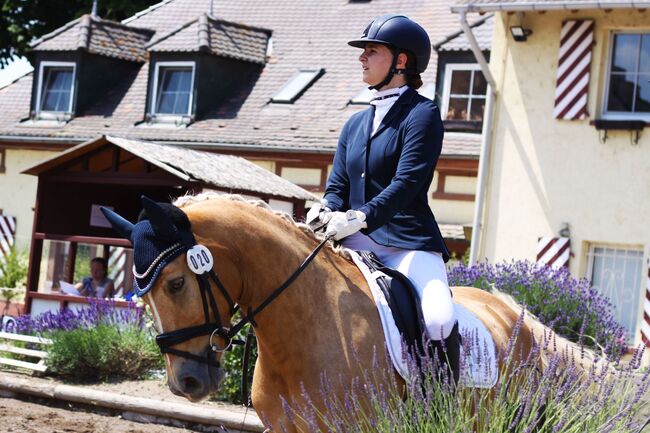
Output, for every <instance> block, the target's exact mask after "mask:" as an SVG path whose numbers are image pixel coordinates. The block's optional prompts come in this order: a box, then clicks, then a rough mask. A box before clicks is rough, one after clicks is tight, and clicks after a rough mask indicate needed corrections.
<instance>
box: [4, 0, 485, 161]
mask: <svg viewBox="0 0 650 433" xmlns="http://www.w3.org/2000/svg"><path fill="white" fill-rule="evenodd" d="M213 2H214V10H213V12H214V13H213V14H212V15H210V16H211V17H213V16H216V18H215V19H214V20H211V23H219V22H221V23H223V24H221V27H219V26H216V25H213V26H212V27H211V30H210V35H209V40H210V44H211V49H216V52H217V54H219V49H220V47H228V48H227V51H228V52H229V53H231V54H238V55H242V56H250V57H251V58H252V57H255V58H258V56H261V44H260V43H259V41H260V40H261V35H260V34H259V32H257V31H253V30H251V32H250V33H249V32H248V30H246V31H243V30H242V29H249V28H253V29H270V30H272V31H273V37H272V46H273V48H272V50H271V52H270V57H269V58H268V61H267V62H266V64H265V66H264V69H263V70H262V72H261V74H260V75H259V76H258V77H256V81H255V82H254V86H253V87H252V89H250V92H249V91H246V92H240V93H239V94H236V95H233V96H231V97H230V98H229V99H228V100H224V101H215V107H214V109H213V110H212V111H211V112H210V113H208V114H206V115H205V116H204V117H203V118H200V119H197V120H196V121H195V122H194V123H192V124H190V125H189V126H188V127H182V128H172V129H170V128H169V127H166V128H162V127H156V126H155V125H152V126H144V125H145V124H144V123H143V120H144V117H145V103H146V97H147V87H148V80H149V69H150V68H149V65H148V64H146V63H145V64H143V65H142V66H141V67H140V69H139V71H138V73H137V74H136V75H135V76H134V77H128V79H127V80H124V82H123V83H121V84H120V85H121V86H125V87H128V89H126V90H124V89H123V88H120V89H114V94H116V95H121V96H120V99H119V101H118V102H117V103H116V102H115V101H114V100H111V102H110V103H109V102H108V101H104V100H101V99H99V100H98V101H97V102H96V104H97V106H96V107H94V108H92V109H90V110H88V113H79V115H78V116H77V117H75V118H73V119H72V120H71V121H70V122H68V123H66V124H65V125H62V126H61V127H58V128H44V127H39V126H38V125H34V124H33V125H29V126H28V125H26V124H21V123H20V120H21V119H24V118H25V117H27V116H28V115H29V99H30V91H31V83H32V75H31V74H30V75H28V76H25V77H23V78H21V79H20V80H18V81H16V82H15V83H13V84H11V85H10V86H8V87H6V88H4V89H0V112H2V113H3V116H0V136H7V135H13V136H34V137H44V138H59V139H62V138H66V137H69V138H70V139H73V140H76V141H85V140H88V139H90V138H93V137H95V136H96V135H97V134H98V133H104V134H113V135H119V136H125V137H128V138H133V139H145V140H151V141H157V142H172V143H187V144H192V145H193V146H196V147H201V146H229V147H238V146H244V147H252V148H264V149H270V150H273V149H276V150H278V151H291V150H296V151H298V150H301V151H324V152H332V151H333V150H334V149H335V148H336V145H337V142H338V134H339V133H340V130H341V127H342V126H343V124H344V123H345V121H346V120H347V119H348V118H349V117H350V116H351V115H352V114H353V113H355V112H357V111H359V110H363V109H365V108H366V106H363V105H361V106H359V105H349V104H348V102H349V100H350V99H351V98H352V97H354V96H355V95H356V94H357V93H358V92H359V91H360V90H361V89H362V88H363V87H364V86H365V84H364V83H363V82H362V80H361V68H360V67H359V63H358V56H359V51H358V50H357V49H355V48H352V47H349V46H348V45H347V41H348V40H349V39H351V38H354V37H355V36H357V35H358V34H359V33H360V32H361V31H362V30H363V29H364V28H365V26H366V25H367V23H368V22H369V21H370V20H371V19H372V18H373V17H375V16H378V15H381V14H385V13H394V12H400V13H404V14H405V15H407V16H409V17H411V18H413V19H414V20H416V21H418V22H419V23H421V24H422V25H423V27H424V28H425V29H427V31H428V33H429V35H430V38H431V40H432V41H439V40H442V39H443V38H444V37H445V36H446V35H448V34H450V33H452V32H454V31H456V30H458V29H459V27H460V25H459V21H458V16H456V15H454V14H452V13H451V12H450V11H449V3H448V2H447V1H444V0H373V1H372V2H369V3H365V2H348V1H343V0H320V1H319V2H318V5H317V6H315V5H314V2H313V1H311V0H276V1H273V2H269V1H267V0H247V1H245V2H244V1H237V0H213ZM209 4H210V0H165V1H164V2H163V3H161V4H160V5H158V6H156V7H152V8H150V9H148V12H146V13H142V14H139V15H137V16H135V17H133V18H132V19H128V20H125V21H124V22H123V23H122V24H121V25H120V28H124V27H128V28H131V27H133V28H150V29H152V30H153V31H155V34H154V36H153V38H152V39H150V40H152V41H153V40H155V39H156V38H157V39H161V38H162V37H163V36H164V35H167V34H169V33H170V32H173V31H174V30H178V29H179V26H182V25H183V23H186V24H187V23H191V22H192V21H194V20H197V18H198V17H199V16H201V15H203V14H205V13H207V12H208V8H209ZM477 18H478V15H473V14H468V19H470V20H471V19H474V20H476V19H477ZM470 22H471V21H470ZM237 23H245V24H246V26H244V25H242V24H237ZM77 25H79V22H78V21H77V22H74V23H72V24H70V25H69V26H68V27H67V28H71V27H74V26H77ZM107 26H108V25H107ZM182 31H187V32H188V33H187V36H188V40H191V43H192V44H194V45H193V46H198V44H199V36H198V21H197V27H196V28H195V31H192V30H191V29H188V28H183V29H182ZM65 33H69V32H66V31H62V32H60V37H62V38H63V37H64V34H65ZM73 33H75V35H76V36H78V33H77V32H76V31H75V32H73ZM91 33H92V32H91ZM178 33H180V32H178ZM233 34H235V35H236V36H234V37H235V38H237V39H236V41H237V47H236V48H237V49H238V50H239V51H237V53H233V51H234V50H235V44H234V43H233V42H231V41H229V40H228V39H229V37H230V36H232V35H233ZM57 35H58V34H57ZM69 36H70V35H66V36H65V37H69ZM55 37H57V36H56V35H55V36H52V37H50V38H49V39H48V40H47V41H41V44H46V43H47V44H49V43H51V41H53V40H54V38H55ZM70 39H71V41H73V42H71V43H75V41H77V40H78V38H77V39H75V38H70ZM170 39H171V38H170ZM215 41H216V45H215ZM59 42H62V41H59ZM161 43H162V42H161ZM57 44H58V42H57ZM228 44H232V45H228ZM62 46H64V44H61V45H59V47H62ZM40 48H42V45H38V48H37V49H40ZM51 48H53V47H51ZM436 58H437V56H436V53H435V52H434V53H433V55H432V61H431V64H430V65H429V68H428V69H427V71H426V72H425V73H424V74H423V75H422V78H423V81H424V83H425V84H427V83H435V78H436V77H435V72H436V68H435V62H436ZM306 68H324V69H325V74H324V75H323V76H322V77H321V78H320V79H319V80H318V81H316V82H315V83H314V84H313V85H312V86H311V87H310V88H309V89H308V90H307V91H306V92H305V93H304V94H303V95H302V96H301V97H300V98H299V99H298V100H297V101H295V103H293V104H282V105H280V104H273V103H270V102H269V101H270V98H271V97H272V96H273V95H274V94H275V93H277V91H278V90H279V89H280V88H281V87H282V86H283V85H284V83H286V81H287V80H288V79H289V78H291V76H292V75H293V74H294V73H295V72H296V71H298V70H299V69H306ZM199 73H200V71H199ZM111 104H112V105H111ZM448 137H452V135H450V134H448V135H447V137H446V138H445V144H444V146H443V155H448V154H463V155H469V156H472V155H471V154H472V152H474V153H473V157H475V158H476V157H478V146H474V147H473V149H474V150H471V149H470V148H471V146H465V145H460V144H458V143H454V141H453V140H452V139H451V138H448ZM465 144H467V143H465ZM450 152H451V153H450Z"/></svg>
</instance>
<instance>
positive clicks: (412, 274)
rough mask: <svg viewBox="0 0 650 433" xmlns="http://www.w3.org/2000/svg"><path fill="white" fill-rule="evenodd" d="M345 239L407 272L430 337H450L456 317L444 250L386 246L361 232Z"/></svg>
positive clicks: (349, 244)
mask: <svg viewBox="0 0 650 433" xmlns="http://www.w3.org/2000/svg"><path fill="white" fill-rule="evenodd" d="M341 242H342V244H343V246H344V247H345V248H350V249H352V250H362V251H372V252H373V253H375V254H376V255H377V257H379V259H380V260H381V261H382V262H383V263H384V264H385V265H386V266H388V267H390V268H393V269H397V270H398V271H400V272H401V273H403V274H404V275H406V276H407V277H408V278H409V279H410V280H411V281H412V282H413V285H414V286H415V288H416V290H417V292H418V295H419V296H420V302H421V304H422V314H423V316H424V321H425V323H426V326H427V334H428V336H429V338H431V339H432V340H442V339H444V338H447V337H448V336H449V334H450V333H451V331H452V328H453V327H454V324H455V323H456V317H455V315H454V306H453V302H452V299H451V292H450V291H449V283H448V282H447V269H446V268H445V262H444V261H443V260H442V255H441V254H440V253H437V252H434V251H417V250H405V249H402V248H395V247H386V246H383V245H379V244H378V243H376V242H375V241H373V240H372V239H370V237H368V236H366V235H364V234H363V233H361V232H357V233H355V234H353V235H351V236H348V237H347V238H345V239H343V240H342V241H341Z"/></svg>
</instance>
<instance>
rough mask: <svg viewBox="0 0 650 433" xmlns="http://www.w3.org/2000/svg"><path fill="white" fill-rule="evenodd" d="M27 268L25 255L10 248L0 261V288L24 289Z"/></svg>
mask: <svg viewBox="0 0 650 433" xmlns="http://www.w3.org/2000/svg"><path fill="white" fill-rule="evenodd" d="M27 266H28V261H27V253H26V252H24V251H18V250H17V249H16V248H15V247H12V248H11V249H10V250H9V254H7V255H6V256H5V258H4V259H3V260H0V287H25V284H26V283H27Z"/></svg>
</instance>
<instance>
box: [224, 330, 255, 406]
mask: <svg viewBox="0 0 650 433" xmlns="http://www.w3.org/2000/svg"><path fill="white" fill-rule="evenodd" d="M236 319H237V318H236ZM249 326H250V325H248V326H245V327H244V329H242V330H241V331H240V332H239V333H238V334H237V337H236V338H238V339H241V340H244V339H245V337H246V334H247V333H248V328H249ZM251 338H253V341H254V342H255V339H254V337H251ZM243 359H244V346H242V345H236V346H233V349H232V350H229V351H227V352H226V354H225V355H224V357H223V360H222V362H221V367H222V368H223V369H224V371H225V373H226V377H225V379H224V380H223V382H222V384H221V386H220V387H219V393H218V394H217V396H216V398H217V400H221V401H227V402H230V403H235V404H243V403H244V402H243V401H242V397H241V377H242V364H241V363H242V360H243ZM256 359H257V346H256V345H253V350H252V351H251V356H250V360H249V367H250V368H249V372H248V384H249V385H248V392H249V394H250V389H251V385H250V384H251V381H252V380H253V366H254V365H255V360H256Z"/></svg>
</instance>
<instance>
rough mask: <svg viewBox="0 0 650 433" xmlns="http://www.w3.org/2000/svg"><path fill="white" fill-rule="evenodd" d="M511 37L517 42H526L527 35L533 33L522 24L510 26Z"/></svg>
mask: <svg viewBox="0 0 650 433" xmlns="http://www.w3.org/2000/svg"><path fill="white" fill-rule="evenodd" d="M510 33H512V38H513V39H514V40H515V41H517V42H526V40H527V39H528V36H530V35H532V34H533V31H532V30H531V29H525V28H524V27H523V26H510Z"/></svg>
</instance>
